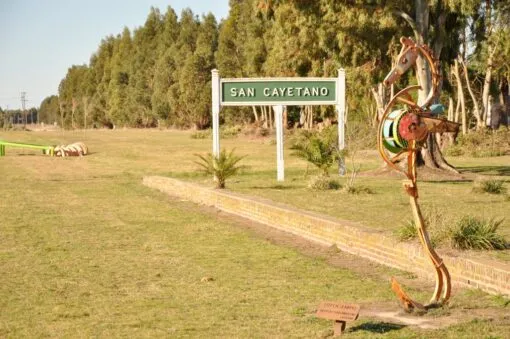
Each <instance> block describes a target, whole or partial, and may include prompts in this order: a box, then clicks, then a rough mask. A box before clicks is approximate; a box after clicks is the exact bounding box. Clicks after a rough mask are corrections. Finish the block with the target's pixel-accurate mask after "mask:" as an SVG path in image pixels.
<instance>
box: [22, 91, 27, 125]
mask: <svg viewBox="0 0 510 339" xmlns="http://www.w3.org/2000/svg"><path fill="white" fill-rule="evenodd" d="M26 94H27V92H21V112H22V114H23V126H24V127H25V128H26V127H27V112H26V111H25V104H26V102H27V99H26Z"/></svg>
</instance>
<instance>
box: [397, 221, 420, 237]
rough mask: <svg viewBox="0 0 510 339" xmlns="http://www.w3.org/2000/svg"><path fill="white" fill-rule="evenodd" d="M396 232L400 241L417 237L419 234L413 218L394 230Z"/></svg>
mask: <svg viewBox="0 0 510 339" xmlns="http://www.w3.org/2000/svg"><path fill="white" fill-rule="evenodd" d="M394 234H395V237H396V238H397V239H398V240H399V241H409V240H412V239H415V238H416V237H417V236H418V234H417V233H416V226H415V223H414V221H413V220H408V221H407V222H406V223H405V224H404V225H402V226H401V227H399V228H397V229H396V230H395V231H394Z"/></svg>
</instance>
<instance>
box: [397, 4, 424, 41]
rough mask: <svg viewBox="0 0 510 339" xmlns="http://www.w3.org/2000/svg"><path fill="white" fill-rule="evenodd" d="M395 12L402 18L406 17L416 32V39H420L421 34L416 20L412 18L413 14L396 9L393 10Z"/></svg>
mask: <svg viewBox="0 0 510 339" xmlns="http://www.w3.org/2000/svg"><path fill="white" fill-rule="evenodd" d="M393 14H395V15H397V16H399V17H401V18H402V19H404V20H405V21H406V22H407V23H408V24H409V26H411V29H412V30H413V32H414V37H415V39H416V40H417V41H419V40H420V38H421V36H420V33H419V32H418V26H416V22H415V21H414V19H413V18H411V16H410V15H409V14H407V13H406V12H403V11H397V10H395V11H393Z"/></svg>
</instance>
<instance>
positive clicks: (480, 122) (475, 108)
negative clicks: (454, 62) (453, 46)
mask: <svg viewBox="0 0 510 339" xmlns="http://www.w3.org/2000/svg"><path fill="white" fill-rule="evenodd" d="M460 63H461V65H462V69H463V70H464V77H465V78H466V87H467V89H468V92H469V95H471V100H473V114H474V116H475V118H476V128H477V129H478V128H481V127H483V119H482V114H481V112H480V108H479V107H478V101H477V100H476V96H475V93H474V92H473V90H472V89H471V83H470V82H469V75H468V69H467V66H466V63H465V62H464V61H463V60H461V62H460Z"/></svg>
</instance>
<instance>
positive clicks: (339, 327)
mask: <svg viewBox="0 0 510 339" xmlns="http://www.w3.org/2000/svg"><path fill="white" fill-rule="evenodd" d="M346 325H347V323H346V322H345V321H342V320H335V324H334V325H333V330H334V331H335V332H334V333H335V335H342V333H343V332H344V331H345V326H346Z"/></svg>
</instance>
